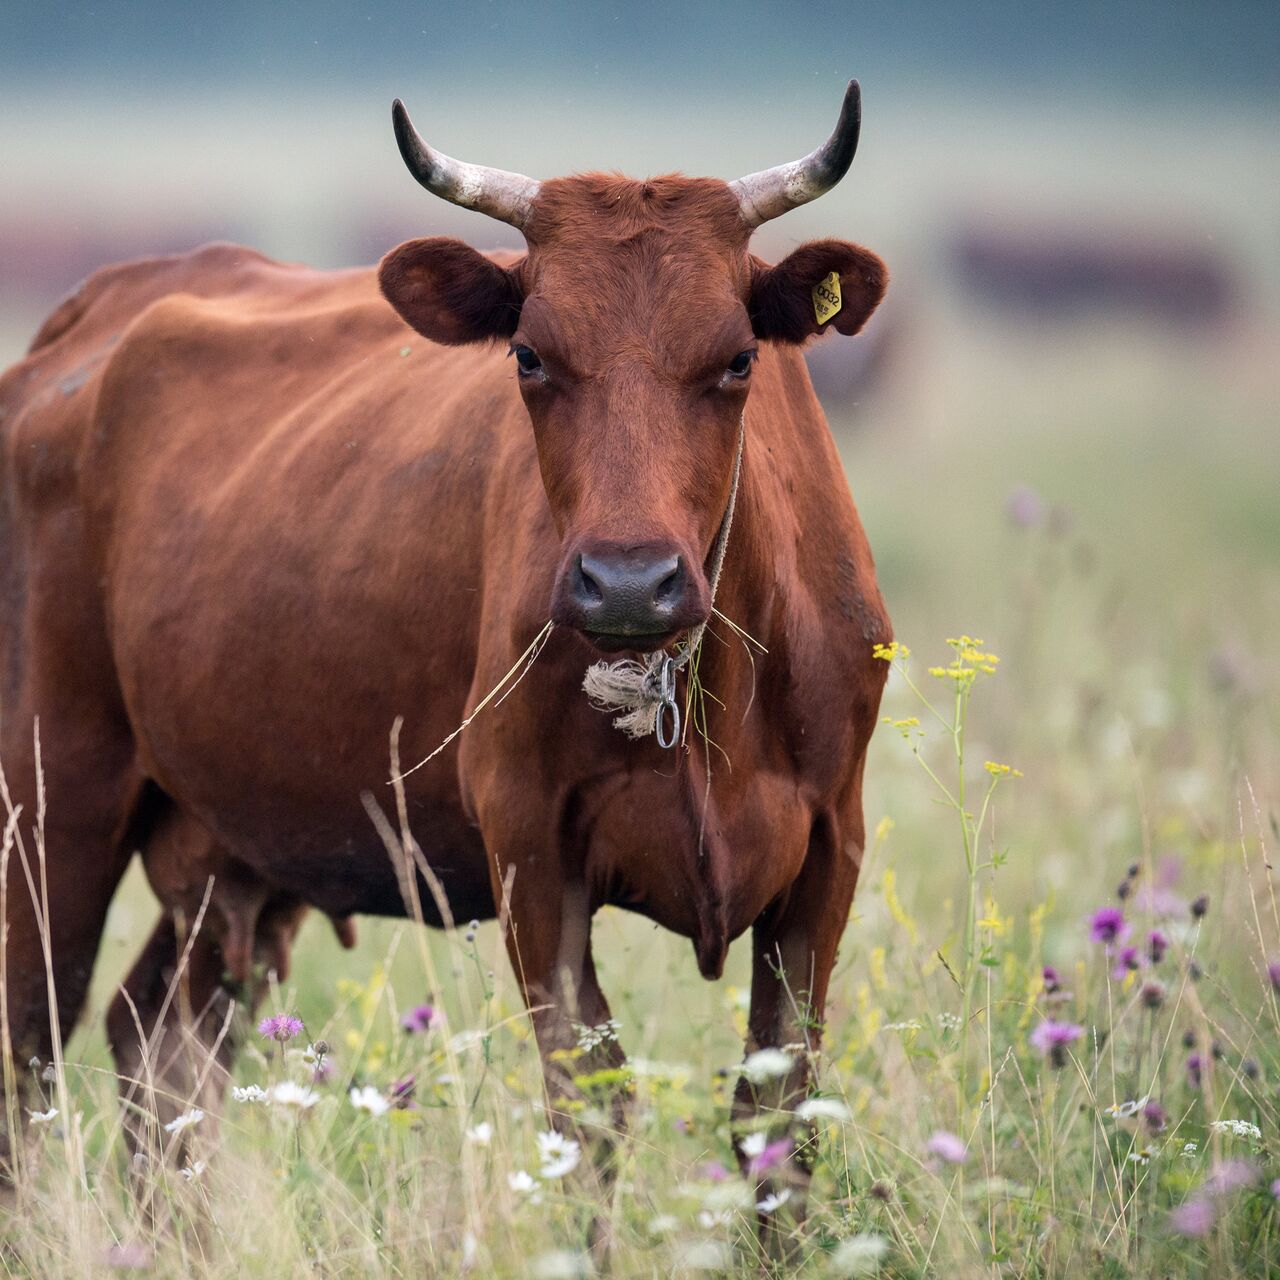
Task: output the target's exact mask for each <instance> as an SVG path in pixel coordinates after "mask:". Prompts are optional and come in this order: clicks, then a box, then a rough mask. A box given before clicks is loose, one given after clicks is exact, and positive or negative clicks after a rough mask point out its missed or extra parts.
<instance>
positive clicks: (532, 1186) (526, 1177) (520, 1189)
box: [507, 1169, 538, 1195]
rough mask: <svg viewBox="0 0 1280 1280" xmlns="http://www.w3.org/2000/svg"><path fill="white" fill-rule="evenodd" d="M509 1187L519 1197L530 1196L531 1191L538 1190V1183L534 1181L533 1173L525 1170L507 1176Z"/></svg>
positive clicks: (517, 1170)
mask: <svg viewBox="0 0 1280 1280" xmlns="http://www.w3.org/2000/svg"><path fill="white" fill-rule="evenodd" d="M507 1186H509V1187H510V1188H511V1190H512V1191H515V1192H517V1193H518V1194H519V1195H528V1194H529V1193H530V1192H531V1191H534V1190H536V1189H537V1186H538V1184H537V1182H535V1181H534V1178H533V1175H532V1174H531V1173H526V1172H525V1171H524V1170H523V1169H516V1170H514V1171H513V1172H511V1173H509V1174H507Z"/></svg>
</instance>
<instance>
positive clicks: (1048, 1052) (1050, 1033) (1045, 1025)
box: [1031, 1018, 1084, 1067]
mask: <svg viewBox="0 0 1280 1280" xmlns="http://www.w3.org/2000/svg"><path fill="white" fill-rule="evenodd" d="M1082 1035H1084V1028H1083V1027H1078V1026H1076V1024H1075V1023H1074V1022H1055V1021H1054V1020H1053V1019H1052V1018H1047V1019H1046V1020H1045V1021H1044V1022H1042V1023H1041V1024H1040V1025H1039V1026H1038V1027H1037V1028H1036V1029H1035V1030H1034V1031H1033V1032H1032V1033H1031V1047H1032V1048H1033V1049H1035V1050H1036V1051H1037V1052H1039V1053H1041V1054H1043V1055H1044V1056H1045V1057H1047V1058H1048V1059H1049V1062H1050V1064H1051V1065H1053V1066H1055V1067H1065V1066H1066V1065H1067V1045H1069V1044H1071V1043H1072V1042H1073V1041H1076V1040H1079V1039H1080V1037H1081V1036H1082Z"/></svg>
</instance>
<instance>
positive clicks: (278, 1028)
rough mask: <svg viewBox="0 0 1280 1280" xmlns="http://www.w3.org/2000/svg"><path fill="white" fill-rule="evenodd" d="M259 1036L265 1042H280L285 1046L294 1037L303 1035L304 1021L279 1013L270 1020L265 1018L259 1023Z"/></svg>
mask: <svg viewBox="0 0 1280 1280" xmlns="http://www.w3.org/2000/svg"><path fill="white" fill-rule="evenodd" d="M258 1034H259V1035H260V1036H261V1037H262V1038H263V1039H264V1040H278V1041H279V1042H280V1043H281V1044H284V1043H285V1042H286V1041H288V1040H292V1039H293V1037H294V1036H296V1035H301V1034H302V1019H301V1018H295V1017H294V1016H293V1015H292V1014H288V1013H277V1014H275V1015H274V1016H272V1017H270V1018H263V1020H262V1021H261V1022H260V1023H258Z"/></svg>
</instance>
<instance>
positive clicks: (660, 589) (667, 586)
mask: <svg viewBox="0 0 1280 1280" xmlns="http://www.w3.org/2000/svg"><path fill="white" fill-rule="evenodd" d="M662 568H666V565H663V566H662ZM659 572H661V570H659ZM683 588H684V565H683V564H682V563H681V561H680V557H679V556H676V557H675V558H674V560H673V561H672V562H671V571H670V572H669V573H668V574H667V575H666V576H665V577H663V578H662V579H661V581H660V582H659V583H658V585H657V587H656V588H655V589H654V592H653V601H654V603H655V604H660V605H665V604H674V603H675V602H676V601H677V600H678V599H679V597H680V592H681V591H682V589H683Z"/></svg>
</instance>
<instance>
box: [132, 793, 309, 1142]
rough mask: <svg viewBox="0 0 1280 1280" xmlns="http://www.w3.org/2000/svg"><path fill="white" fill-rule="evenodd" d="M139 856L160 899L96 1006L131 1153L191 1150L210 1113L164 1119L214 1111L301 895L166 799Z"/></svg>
mask: <svg viewBox="0 0 1280 1280" xmlns="http://www.w3.org/2000/svg"><path fill="white" fill-rule="evenodd" d="M142 853H143V861H144V863H145V865H146V869H147V875H148V878H149V879H150V881H151V885H152V887H153V889H155V891H156V893H157V895H158V896H159V897H160V899H161V902H162V904H163V905H164V910H163V911H162V913H161V916H160V920H159V922H158V923H157V924H156V927H155V930H154V931H153V933H152V934H151V937H150V939H149V941H148V942H147V945H146V946H145V947H144V948H143V951H142V954H141V955H140V956H139V957H138V960H137V962H136V963H135V965H134V967H133V969H132V971H131V972H130V973H129V976H128V977H127V978H126V979H125V981H124V983H123V985H122V986H121V989H120V990H119V992H118V993H117V994H116V997H115V999H114V1000H113V1001H112V1004H111V1008H110V1010H109V1011H108V1014H107V1032H108V1037H109V1039H110V1042H111V1050H112V1053H113V1055H114V1057H115V1061H116V1071H117V1074H118V1076H119V1081H120V1093H121V1099H122V1102H123V1104H124V1108H125V1128H126V1133H127V1134H128V1137H129V1141H130V1145H131V1147H132V1149H133V1152H134V1155H135V1163H137V1164H139V1165H140V1166H141V1167H145V1163H146V1160H145V1159H143V1160H141V1161H138V1160H137V1159H136V1157H138V1156H142V1157H146V1158H150V1157H153V1156H156V1155H167V1156H170V1157H172V1158H174V1159H176V1160H178V1161H179V1162H182V1161H189V1160H192V1159H195V1158H196V1155H195V1153H196V1152H197V1150H198V1147H199V1145H200V1140H201V1138H202V1137H205V1138H207V1137H209V1136H210V1135H211V1134H212V1130H213V1124H214V1122H213V1119H212V1114H211V1115H210V1116H209V1117H207V1118H205V1119H204V1120H202V1121H200V1123H199V1125H198V1126H192V1127H191V1128H189V1129H183V1128H179V1129H177V1130H175V1131H173V1132H172V1133H171V1132H170V1131H168V1130H166V1129H165V1126H166V1125H170V1124H172V1123H173V1122H174V1121H175V1120H177V1119H178V1117H180V1116H182V1115H184V1114H185V1113H187V1112H190V1111H193V1110H197V1109H198V1110H201V1111H208V1112H210V1113H214V1112H216V1110H217V1109H218V1107H219V1105H220V1103H221V1100H222V1097H223V1094H224V1092H225V1089H226V1085H227V1081H228V1080H229V1078H230V1073H231V1069H232V1067H233V1065H234V1062H235V1057H236V1053H237V1051H238V1049H239V1047H240V1045H241V1043H242V1042H243V1037H244V1032H245V1027H246V1025H247V1022H248V1020H249V1019H250V1018H251V1017H252V1014H253V1011H254V1009H255V1008H256V1007H257V1005H258V1003H259V1002H260V1001H261V999H262V997H263V995H264V994H265V992H266V990H267V987H268V984H269V982H270V981H271V980H272V979H273V978H274V979H276V980H283V979H284V978H285V977H287V976H288V965H289V954H290V949H291V947H292V944H293V941H294V938H295V936H296V934H297V931H298V928H299V926H300V924H301V922H302V918H303V916H304V915H305V913H306V907H305V906H304V905H303V904H302V902H301V901H300V900H299V899H298V898H297V897H295V896H293V895H291V894H287V893H283V892H280V891H278V890H275V889H273V888H272V887H271V886H270V885H268V884H266V883H265V882H264V881H262V880H261V879H260V878H259V877H257V876H256V875H255V874H254V873H253V872H252V871H251V870H250V869H249V868H248V867H246V866H245V865H244V864H243V863H242V862H240V861H238V860H237V859H235V858H234V857H232V856H230V855H229V854H227V853H225V852H224V851H223V850H222V849H221V848H220V847H219V846H218V844H217V843H216V842H215V841H214V840H213V838H212V837H211V836H210V835H209V834H208V832H206V831H205V829H204V828H203V827H201V826H200V825H199V824H198V823H196V822H195V821H194V820H192V819H189V818H187V817H185V816H183V815H182V814H180V813H179V812H178V811H177V810H176V809H175V808H172V807H170V808H169V809H167V811H166V812H165V813H164V814H163V815H162V817H161V818H160V820H159V821H158V822H157V823H156V824H155V829H154V830H153V832H152V833H151V834H150V836H149V838H148V840H147V842H146V844H145V846H144V848H143V851H142Z"/></svg>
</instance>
